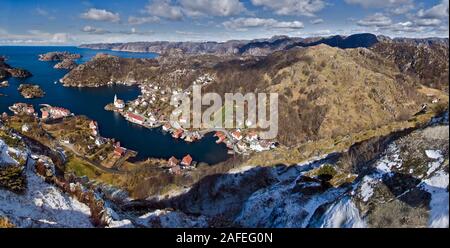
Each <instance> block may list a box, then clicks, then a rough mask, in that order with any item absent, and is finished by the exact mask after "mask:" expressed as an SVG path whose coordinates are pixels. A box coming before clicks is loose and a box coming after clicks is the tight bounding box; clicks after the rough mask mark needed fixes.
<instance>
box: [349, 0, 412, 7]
mask: <svg viewBox="0 0 450 248" xmlns="http://www.w3.org/2000/svg"><path fill="white" fill-rule="evenodd" d="M345 2H346V3H348V4H358V5H361V6H363V7H365V8H371V7H375V8H386V7H392V6H398V5H404V4H411V3H412V1H411V0H345Z"/></svg>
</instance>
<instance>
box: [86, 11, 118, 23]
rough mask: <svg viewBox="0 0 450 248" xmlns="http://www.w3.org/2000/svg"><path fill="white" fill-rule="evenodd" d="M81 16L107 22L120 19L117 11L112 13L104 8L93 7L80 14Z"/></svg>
mask: <svg viewBox="0 0 450 248" xmlns="http://www.w3.org/2000/svg"><path fill="white" fill-rule="evenodd" d="M81 18H83V19H87V20H93V21H107V22H118V21H120V15H119V14H118V13H112V12H110V11H107V10H104V9H95V8H91V9H89V10H88V11H86V12H85V13H83V14H81Z"/></svg>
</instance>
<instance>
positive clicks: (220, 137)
mask: <svg viewBox="0 0 450 248" xmlns="http://www.w3.org/2000/svg"><path fill="white" fill-rule="evenodd" d="M214 136H215V137H217V138H218V139H217V141H216V143H217V144H220V143H222V142H224V141H225V140H226V138H227V136H226V135H225V134H224V133H223V132H219V131H218V132H216V134H215V135H214Z"/></svg>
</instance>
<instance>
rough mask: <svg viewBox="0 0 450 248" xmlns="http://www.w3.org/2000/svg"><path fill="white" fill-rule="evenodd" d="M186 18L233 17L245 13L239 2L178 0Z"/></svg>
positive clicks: (230, 0)
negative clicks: (206, 16)
mask: <svg viewBox="0 0 450 248" xmlns="http://www.w3.org/2000/svg"><path fill="white" fill-rule="evenodd" d="M180 5H181V6H182V9H183V11H184V13H185V14H186V15H187V16H205V15H212V16H235V15H238V14H240V13H242V12H244V11H246V9H245V7H244V4H242V3H241V2H240V1H239V0H180Z"/></svg>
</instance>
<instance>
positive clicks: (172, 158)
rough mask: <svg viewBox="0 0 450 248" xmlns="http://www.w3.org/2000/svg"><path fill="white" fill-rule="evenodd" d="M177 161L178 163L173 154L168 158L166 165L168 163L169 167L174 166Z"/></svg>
mask: <svg viewBox="0 0 450 248" xmlns="http://www.w3.org/2000/svg"><path fill="white" fill-rule="evenodd" d="M179 163H180V161H179V160H178V159H177V158H175V157H174V156H172V157H171V158H169V162H168V165H169V166H170V167H175V166H177V165H178V164H179Z"/></svg>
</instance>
